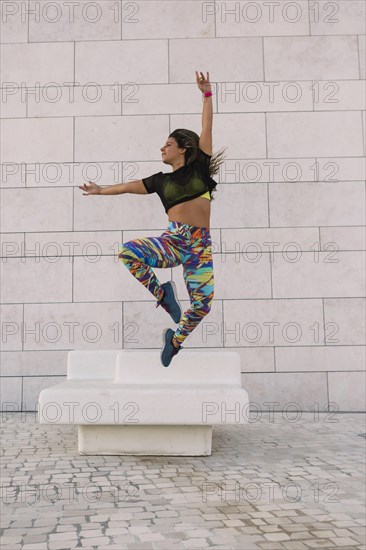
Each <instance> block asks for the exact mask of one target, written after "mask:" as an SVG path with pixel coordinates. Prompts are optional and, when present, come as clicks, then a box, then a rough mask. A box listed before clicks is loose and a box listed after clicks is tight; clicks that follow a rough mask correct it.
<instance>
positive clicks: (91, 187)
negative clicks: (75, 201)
mask: <svg viewBox="0 0 366 550" xmlns="http://www.w3.org/2000/svg"><path fill="white" fill-rule="evenodd" d="M79 189H81V190H82V191H87V193H83V195H100V194H101V193H100V191H101V187H99V185H97V184H96V183H94V182H92V181H89V182H88V183H84V185H79Z"/></svg>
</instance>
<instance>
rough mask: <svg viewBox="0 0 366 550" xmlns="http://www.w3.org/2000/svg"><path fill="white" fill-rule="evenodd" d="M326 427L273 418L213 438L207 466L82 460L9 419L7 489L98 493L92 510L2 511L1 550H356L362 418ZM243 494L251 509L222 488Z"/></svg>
mask: <svg viewBox="0 0 366 550" xmlns="http://www.w3.org/2000/svg"><path fill="white" fill-rule="evenodd" d="M337 419H338V420H339V422H338V423H337V424H336V425H334V424H332V423H321V422H312V421H311V415H308V416H306V415H303V416H302V418H301V420H300V422H298V423H297V425H296V427H295V426H294V425H290V424H289V423H288V422H285V421H284V420H283V419H281V418H280V416H278V417H276V418H275V422H274V423H273V422H269V421H268V420H265V419H262V420H261V421H260V422H256V423H255V425H254V424H251V425H247V426H245V427H238V426H234V425H232V426H217V427H215V435H214V440H213V454H212V455H211V456H210V457H138V456H135V457H134V456H121V457H116V456H95V457H81V456H79V455H78V454H77V446H76V444H75V443H76V437H77V432H76V430H75V427H70V426H67V425H63V426H47V425H39V424H37V423H36V422H35V420H34V418H32V416H29V418H28V417H27V419H26V422H20V420H19V415H18V416H17V415H16V414H13V415H12V420H11V422H12V423H11V428H10V424H7V425H5V430H4V436H3V440H2V441H3V442H4V443H3V447H4V456H3V460H2V463H3V472H2V474H3V477H2V479H4V480H6V483H9V484H13V485H16V484H18V485H20V484H21V483H24V484H26V485H28V486H29V487H34V486H37V485H38V486H45V487H52V486H53V485H55V484H57V483H58V484H59V485H60V486H61V487H63V484H65V483H68V482H70V485H71V484H74V485H76V486H77V487H79V489H80V488H83V487H86V486H88V487H93V484H94V486H95V487H100V488H101V491H100V498H99V500H97V499H95V500H94V501H92V500H91V499H86V498H84V497H85V495H83V494H82V493H77V492H76V493H75V494H74V496H75V499H76V500H75V501H74V502H71V501H70V498H61V499H59V500H55V501H46V499H43V500H42V499H41V500H40V501H38V502H37V501H33V502H32V503H31V505H30V503H29V502H22V501H21V500H17V499H13V500H12V502H9V503H6V510H5V514H3V517H2V518H1V525H2V527H3V533H2V534H3V540H2V543H3V546H5V544H4V541H8V542H7V544H6V546H5V548H4V550H5V549H6V550H18V549H19V550H43V549H45V550H69V549H70V550H71V549H73V548H76V547H78V548H83V549H85V550H89V549H92V548H93V549H95V548H98V550H101V549H104V548H105V549H106V548H108V549H111V550H117V549H118V550H140V549H141V550H142V549H143V550H150V549H151V550H164V549H165V550H175V549H179V550H182V549H185V548H187V549H188V548H199V549H201V548H202V549H204V548H214V549H215V550H230V549H231V548H233V549H235V550H243V549H244V550H256V549H259V550H274V549H275V550H311V549H313V548H314V549H315V548H324V549H326V550H334V549H336V548H341V549H342V550H350V549H351V548H354V549H355V550H366V549H365V529H364V525H365V519H364V518H365V507H364V494H363V487H362V483H360V481H361V479H362V472H363V464H364V440H363V439H362V438H360V437H357V435H355V434H357V433H361V432H363V431H364V429H363V424H364V421H365V415H363V414H351V413H349V414H340V415H337ZM294 428H296V437H294ZM14 441H16V442H17V445H14ZM126 482H127V483H136V484H137V485H138V487H139V492H138V495H137V496H136V498H135V499H134V498H129V499H127V498H126V495H125V494H123V495H122V492H123V491H122V489H121V488H123V487H125V486H126ZM113 483H118V484H119V486H120V491H119V497H120V498H119V499H118V498H117V499H114V498H113V497H114V496H115V495H114V494H113ZM205 483H213V484H216V485H215V487H216V489H217V490H216V492H215V493H212V494H207V495H206V496H205V495H204V494H203V486H204V484H205ZM249 483H251V484H255V485H256V486H257V487H258V488H259V489H260V490H261V491H262V492H261V494H260V498H259V499H257V500H256V501H255V502H254V501H249V500H248V497H249V493H244V491H241V492H239V493H238V496H239V499H238V501H236V500H235V496H236V494H235V493H234V492H233V491H232V488H233V487H234V486H235V484H238V485H239V486H240V487H243V488H245V489H246V488H247V487H249V485H248V484H249ZM289 484H290V485H291V484H292V485H294V484H296V485H297V487H299V488H301V499H300V500H299V501H292V500H291V499H289V498H287V500H286V498H284V493H283V491H282V489H283V488H286V487H287V486H290V485H289ZM326 484H330V486H335V487H337V493H336V495H335V496H336V497H337V499H338V502H331V501H329V496H330V491H329V490H326ZM220 487H221V488H222V490H220ZM268 487H273V494H270V493H269V492H268ZM314 487H318V490H317V491H316V492H314ZM276 488H277V489H278V490H276ZM97 494H98V493H97V492H92V491H91V490H90V492H88V496H94V497H96V496H97ZM121 497H123V498H121ZM204 497H205V498H204ZM316 499H317V500H316ZM345 510H346V511H347V513H344V512H345ZM35 545H36V547H35Z"/></svg>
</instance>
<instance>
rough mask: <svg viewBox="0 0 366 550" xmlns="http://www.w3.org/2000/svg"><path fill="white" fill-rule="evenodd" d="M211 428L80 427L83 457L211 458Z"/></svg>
mask: <svg viewBox="0 0 366 550" xmlns="http://www.w3.org/2000/svg"><path fill="white" fill-rule="evenodd" d="M211 442H212V426H184V425H176V426H153V425H152V426H150V425H138V426H136V425H134V426H131V425H118V426H113V425H105V424H99V425H93V426H90V425H79V426H78V452H79V454H83V455H88V454H90V455H160V456H165V455H166V456H208V455H210V454H211Z"/></svg>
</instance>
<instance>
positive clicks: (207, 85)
mask: <svg viewBox="0 0 366 550" xmlns="http://www.w3.org/2000/svg"><path fill="white" fill-rule="evenodd" d="M200 79H201V80H200ZM196 82H197V86H198V87H199V89H200V90H201V92H202V93H204V92H212V90H211V82H210V73H207V78H205V77H204V76H203V73H201V75H199V74H198V72H197V71H196Z"/></svg>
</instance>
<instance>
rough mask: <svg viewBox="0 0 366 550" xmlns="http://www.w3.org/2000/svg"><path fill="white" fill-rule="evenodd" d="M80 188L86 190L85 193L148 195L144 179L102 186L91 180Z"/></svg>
mask: <svg viewBox="0 0 366 550" xmlns="http://www.w3.org/2000/svg"><path fill="white" fill-rule="evenodd" d="M79 189H81V190H82V191H86V193H83V195H122V193H133V194H136V195H147V190H146V187H145V186H144V184H143V182H142V180H133V181H129V182H128V183H116V184H115V185H108V186H107V187H101V186H100V185H97V184H96V183H93V182H91V181H89V182H88V183H84V185H79Z"/></svg>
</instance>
